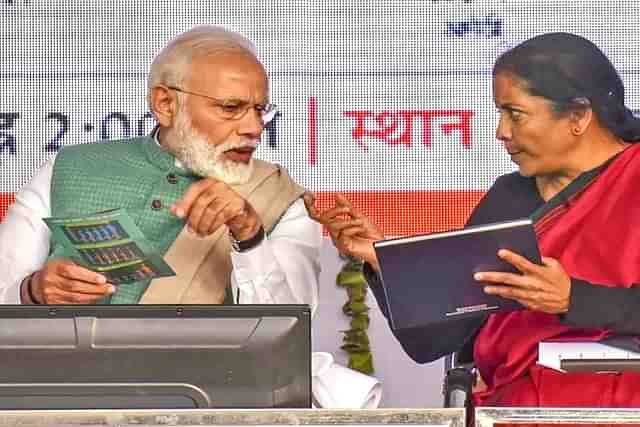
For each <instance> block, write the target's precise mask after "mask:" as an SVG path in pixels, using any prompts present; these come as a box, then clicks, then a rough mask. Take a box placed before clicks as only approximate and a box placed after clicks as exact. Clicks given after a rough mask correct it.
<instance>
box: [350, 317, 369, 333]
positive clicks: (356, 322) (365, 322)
mask: <svg viewBox="0 0 640 427" xmlns="http://www.w3.org/2000/svg"><path fill="white" fill-rule="evenodd" d="M367 328H369V315H367V314H366V313H361V314H358V315H357V316H355V317H354V318H353V319H352V320H351V329H359V330H362V331H365V330H367Z"/></svg>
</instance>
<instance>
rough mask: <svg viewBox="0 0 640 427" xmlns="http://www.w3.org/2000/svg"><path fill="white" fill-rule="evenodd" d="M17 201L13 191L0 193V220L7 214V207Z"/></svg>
mask: <svg viewBox="0 0 640 427" xmlns="http://www.w3.org/2000/svg"><path fill="white" fill-rule="evenodd" d="M15 201H16V197H15V195H14V194H13V193H0V221H2V218H4V216H5V215H6V214H7V208H8V207H9V205H10V204H12V203H13V202H15Z"/></svg>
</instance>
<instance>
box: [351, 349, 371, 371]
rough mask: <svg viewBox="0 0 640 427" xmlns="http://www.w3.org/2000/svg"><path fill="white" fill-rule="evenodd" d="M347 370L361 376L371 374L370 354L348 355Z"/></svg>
mask: <svg viewBox="0 0 640 427" xmlns="http://www.w3.org/2000/svg"><path fill="white" fill-rule="evenodd" d="M349 368H351V369H354V370H356V371H359V372H362V373H363V374H367V375H371V374H373V372H374V370H373V355H372V354H371V353H370V352H364V353H351V354H350V355H349Z"/></svg>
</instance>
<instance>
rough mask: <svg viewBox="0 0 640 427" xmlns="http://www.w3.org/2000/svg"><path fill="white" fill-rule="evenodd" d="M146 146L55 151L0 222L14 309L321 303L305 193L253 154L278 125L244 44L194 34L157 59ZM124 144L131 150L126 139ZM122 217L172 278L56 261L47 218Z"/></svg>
mask: <svg viewBox="0 0 640 427" xmlns="http://www.w3.org/2000/svg"><path fill="white" fill-rule="evenodd" d="M148 102H149V106H150V109H151V111H152V112H153V114H154V115H155V118H156V120H157V122H158V127H157V128H156V129H155V130H154V132H153V133H152V135H151V136H149V137H143V138H135V139H131V140H125V141H114V142H108V143H100V144H86V145H78V146H73V147H67V148H64V149H62V150H61V151H60V152H59V153H58V154H57V156H56V157H55V158H54V159H51V161H49V162H48V163H47V164H46V165H45V166H44V167H43V168H42V169H41V170H40V171H39V172H38V173H37V175H36V176H35V177H34V178H33V180H32V181H31V182H30V183H29V184H27V185H26V186H25V187H24V188H23V189H22V190H21V191H20V192H19V193H18V194H17V196H16V202H15V204H14V205H12V206H11V207H10V209H9V212H8V215H7V216H6V218H5V219H4V221H3V222H2V223H1V224H0V292H1V293H2V294H3V295H2V296H3V297H4V302H5V303H9V304H17V303H23V304H24V303H27V304H45V303H46V304H63V303H82V304H86V303H93V302H99V303H113V304H126V303H206V304H216V303H218V304H219V303H234V302H236V303H254V304H257V303H307V304H309V305H310V306H311V307H312V309H314V308H315V306H316V305H317V281H318V272H319V246H320V242H321V234H320V228H319V226H318V225H316V224H314V223H313V221H311V220H310V219H309V218H308V216H307V214H306V211H305V208H304V204H303V202H302V200H301V198H300V197H301V196H302V194H303V192H304V190H303V189H302V188H301V187H300V186H299V185H297V184H296V183H295V182H293V181H292V180H291V178H290V177H289V176H288V174H287V173H286V171H284V170H283V169H282V168H280V167H278V166H277V165H273V164H270V163H267V162H262V161H259V160H254V159H253V157H252V155H253V152H254V150H255V148H256V146H257V145H258V143H259V141H260V135H261V134H262V131H263V129H264V126H265V124H266V123H267V122H268V121H269V120H271V118H273V115H274V114H275V106H274V105H272V104H269V100H268V80H267V75H266V72H265V70H264V68H263V66H262V64H261V63H260V62H259V60H258V59H257V57H256V55H255V53H254V51H253V46H252V44H251V43H250V42H249V41H248V40H246V39H245V38H244V37H242V36H241V35H239V34H236V33H233V32H230V31H227V30H225V29H222V28H219V27H211V26H204V27H197V28H194V29H192V30H190V31H187V32H186V33H184V34H181V35H180V36H178V37H177V38H176V39H174V40H172V41H171V42H170V43H169V44H168V45H167V46H166V47H165V48H164V49H163V50H162V51H161V52H160V53H159V55H158V56H157V57H156V58H155V60H154V61H153V64H152V66H151V70H150V74H149V82H148ZM125 142H126V143H125ZM119 207H122V208H126V210H127V212H128V213H129V214H130V215H131V216H132V218H133V219H134V221H135V222H136V224H137V225H138V226H139V227H140V229H141V230H142V232H143V233H144V234H145V236H146V237H147V239H149V241H150V242H151V243H152V244H153V245H154V249H155V250H157V251H158V253H160V254H162V255H164V256H165V259H166V261H167V262H168V263H169V264H170V265H171V266H172V267H173V268H174V270H176V273H177V275H176V276H175V277H171V278H157V279H154V280H153V281H149V280H141V281H138V282H135V283H131V284H123V285H119V286H117V287H116V286H114V285H112V284H110V283H107V280H106V278H105V277H104V276H103V275H101V274H98V273H96V272H93V271H90V270H88V269H85V268H83V267H81V266H80V265H78V264H76V263H74V262H73V261H72V260H69V259H65V258H61V254H62V247H61V245H60V244H59V243H58V242H56V241H55V240H51V235H50V233H49V231H48V229H47V227H46V226H45V224H44V222H43V221H42V218H44V217H49V216H54V217H58V216H71V215H75V216H77V215H83V214H88V213H92V212H96V211H100V210H105V209H110V208H119Z"/></svg>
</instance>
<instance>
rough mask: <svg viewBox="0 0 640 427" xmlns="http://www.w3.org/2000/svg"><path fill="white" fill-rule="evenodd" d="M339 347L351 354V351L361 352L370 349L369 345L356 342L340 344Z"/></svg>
mask: <svg viewBox="0 0 640 427" xmlns="http://www.w3.org/2000/svg"><path fill="white" fill-rule="evenodd" d="M340 348H341V349H343V350H344V351H346V352H347V353H349V354H351V353H362V352H364V351H369V350H371V347H370V346H369V344H365V343H362V344H357V343H349V344H343V345H342V346H340Z"/></svg>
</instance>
